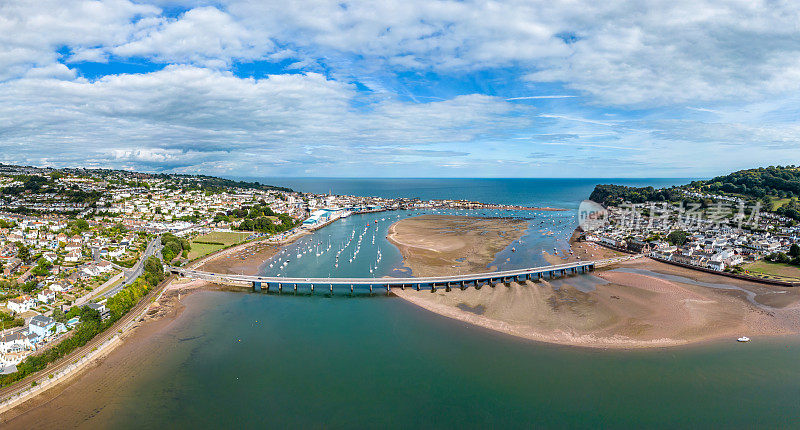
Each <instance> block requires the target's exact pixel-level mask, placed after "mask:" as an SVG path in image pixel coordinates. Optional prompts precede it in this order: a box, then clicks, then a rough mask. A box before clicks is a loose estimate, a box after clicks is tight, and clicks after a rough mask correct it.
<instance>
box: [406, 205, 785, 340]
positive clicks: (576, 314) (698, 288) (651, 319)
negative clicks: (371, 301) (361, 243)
mask: <svg viewBox="0 0 800 430" xmlns="http://www.w3.org/2000/svg"><path fill="white" fill-rule="evenodd" d="M427 221H428V222H436V220H433V219H429V220H427ZM401 233H402V232H398V231H397V230H394V231H392V235H391V238H390V240H391V241H392V243H394V244H395V245H396V246H398V248H400V249H401V251H403V249H402V248H401V247H402V246H407V244H406V242H407V241H406V240H404V239H406V238H404V237H398V236H401ZM431 234H432V233H431V232H430V231H428V232H427V233H426V237H428V239H429V240H432V238H431ZM411 242H414V239H413V238H412V240H411ZM398 244H400V245H398ZM570 245H571V248H570V249H569V250H561V251H559V253H558V255H554V254H548V253H544V257H545V259H546V260H547V261H548V262H549V263H550V264H559V263H564V262H570V261H579V260H580V259H601V258H613V257H617V256H620V255H624V254H621V253H619V252H617V251H614V250H610V249H607V248H604V247H601V246H598V245H596V244H594V243H590V242H577V241H576V235H575V234H573V236H572V238H571V240H570ZM570 250H571V251H572V252H571V253H570V252H569V251H570ZM402 253H403V255H404V257H405V258H408V257H406V256H409V257H410V259H411V260H412V261H410V262H408V261H406V259H405V258H404V263H405V264H406V265H410V266H412V267H413V266H414V265H415V264H417V265H418V264H419V262H416V263H415V262H414V261H413V259H414V258H415V256H414V255H411V254H409V253H408V252H405V251H403V252H402ZM491 260H492V258H491V257H486V256H484V260H483V262H484V263H485V264H486V262H487V261H491ZM731 281H732V280H731V279H729V278H724V277H720V276H719V275H714V274H708V273H703V272H697V271H691V270H689V269H685V268H678V267H674V266H669V265H666V264H664V263H660V262H657V261H654V260H650V259H647V258H643V259H632V260H629V261H625V262H619V263H615V264H612V265H610V266H608V267H605V268H603V269H600V270H597V271H595V272H593V273H591V274H589V275H581V276H571V277H566V278H559V279H553V280H541V281H538V282H533V281H527V282H523V283H510V284H508V286H504V285H498V286H496V287H488V286H484V287H483V288H482V289H475V288H468V289H466V290H459V289H453V290H452V291H451V292H447V293H443V292H441V291H439V292H436V293H431V292H429V291H414V290H398V289H395V290H393V292H392V293H393V295H395V296H396V297H399V298H401V299H403V300H405V301H407V302H409V303H411V304H413V305H416V306H419V307H421V308H423V309H426V310H428V311H430V312H434V313H436V314H439V315H442V316H444V317H447V318H451V319H456V320H459V321H463V322H466V323H469V324H473V325H476V326H480V327H483V328H486V329H490V330H493V331H497V332H500V333H505V334H509V335H513V336H516V337H520V338H524V339H528V340H532V341H537V342H545V343H552V344H559V345H568V346H577V347H589V348H605V349H638V348H652V347H672V346H679V345H688V344H696V343H704V342H709V341H713V340H719V339H725V338H730V339H736V338H737V337H739V336H742V335H748V336H780V335H791V334H797V333H800V291H798V290H797V289H791V288H781V287H771V286H766V285H763V284H755V283H751V282H746V281H738V282H731Z"/></svg>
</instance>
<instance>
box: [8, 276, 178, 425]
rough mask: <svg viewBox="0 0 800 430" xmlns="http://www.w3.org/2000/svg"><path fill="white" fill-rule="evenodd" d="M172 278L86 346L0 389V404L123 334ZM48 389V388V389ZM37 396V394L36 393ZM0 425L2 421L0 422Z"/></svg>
mask: <svg viewBox="0 0 800 430" xmlns="http://www.w3.org/2000/svg"><path fill="white" fill-rule="evenodd" d="M174 279H175V277H174V276H168V277H167V278H166V279H165V280H164V281H163V282H161V284H160V285H159V286H158V287H156V288H153V290H152V291H150V293H148V294H147V296H145V297H143V298H142V299H141V300H140V301H139V303H138V304H136V306H134V307H133V308H132V309H131V310H130V311H128V313H126V314H125V315H124V316H123V317H122V318H120V319H119V321H117V322H115V323H114V324H113V325H112V326H111V327H109V328H108V329H106V330H105V331H104V332H102V333H100V334H98V335H97V336H95V337H94V338H93V339H92V340H90V341H89V342H87V343H86V345H84V346H82V347H80V348H78V349H76V350H75V351H72V352H71V353H70V354H68V355H67V356H65V357H63V358H61V359H59V360H57V361H56V362H55V363H51V364H50V365H49V366H47V367H46V368H45V369H44V370H42V371H39V372H36V373H34V374H32V375H29V376H27V377H25V378H23V379H22V380H19V381H17V382H15V383H13V384H11V385H9V386H8V387H5V388H2V389H0V402H4V401H5V400H6V399H8V398H10V397H12V396H14V395H15V394H19V393H21V392H24V391H25V390H27V389H29V388H31V383H32V382H33V381H36V382H37V384H38V385H43V384H45V383H47V382H48V380H49V375H54V374H58V373H60V372H61V371H62V370H65V369H67V368H69V367H70V366H72V364H73V363H74V362H76V361H77V360H78V359H80V358H81V357H83V356H84V355H86V354H88V353H89V352H90V351H93V350H94V349H95V348H98V347H100V346H101V345H103V344H104V343H106V342H107V341H109V340H111V339H112V338H113V337H115V336H119V335H120V332H125V331H126V330H128V329H129V328H130V327H132V326H133V323H134V322H135V321H136V320H137V319H139V318H141V317H143V316H144V314H145V311H146V310H147V309H148V307H149V306H150V303H151V299H154V298H157V297H158V296H159V295H160V294H161V292H162V291H163V290H164V288H165V287H166V286H167V285H169V283H170V282H172V280H174ZM48 388H49V387H48ZM37 394H39V393H37ZM3 412H5V410H4V409H2V408H0V413H3ZM0 424H2V421H0ZM0 427H1V426H0Z"/></svg>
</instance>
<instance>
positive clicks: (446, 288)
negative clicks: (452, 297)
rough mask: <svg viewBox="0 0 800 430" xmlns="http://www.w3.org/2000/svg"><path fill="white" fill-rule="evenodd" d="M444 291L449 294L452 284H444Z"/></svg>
mask: <svg viewBox="0 0 800 430" xmlns="http://www.w3.org/2000/svg"><path fill="white" fill-rule="evenodd" d="M444 290H445V291H447V292H448V293H449V292H450V283H449V282H448V283H446V284H444Z"/></svg>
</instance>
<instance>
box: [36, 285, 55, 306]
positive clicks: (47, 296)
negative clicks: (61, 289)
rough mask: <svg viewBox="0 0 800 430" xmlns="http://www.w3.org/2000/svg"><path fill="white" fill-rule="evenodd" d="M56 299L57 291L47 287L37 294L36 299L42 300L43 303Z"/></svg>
mask: <svg viewBox="0 0 800 430" xmlns="http://www.w3.org/2000/svg"><path fill="white" fill-rule="evenodd" d="M55 299H56V293H55V292H53V291H52V290H50V289H47V288H45V289H44V290H42V291H39V294H37V295H36V300H38V301H40V302H41V303H50V302H52V301H53V300H55Z"/></svg>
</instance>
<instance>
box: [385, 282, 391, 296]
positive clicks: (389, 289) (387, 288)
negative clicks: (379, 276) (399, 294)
mask: <svg viewBox="0 0 800 430" xmlns="http://www.w3.org/2000/svg"><path fill="white" fill-rule="evenodd" d="M391 291H392V289H391V287H390V286H389V284H386V294H389V293H390V292H391Z"/></svg>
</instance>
